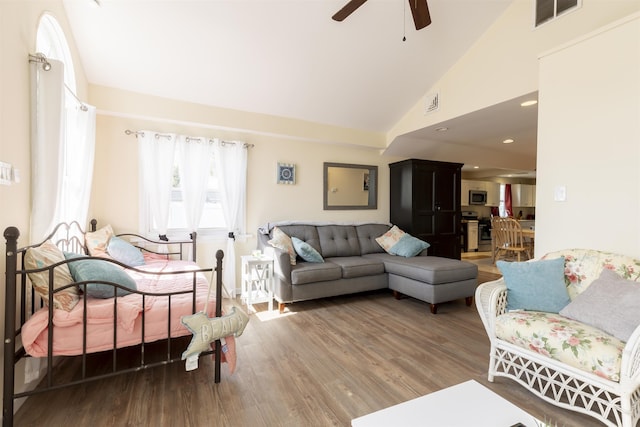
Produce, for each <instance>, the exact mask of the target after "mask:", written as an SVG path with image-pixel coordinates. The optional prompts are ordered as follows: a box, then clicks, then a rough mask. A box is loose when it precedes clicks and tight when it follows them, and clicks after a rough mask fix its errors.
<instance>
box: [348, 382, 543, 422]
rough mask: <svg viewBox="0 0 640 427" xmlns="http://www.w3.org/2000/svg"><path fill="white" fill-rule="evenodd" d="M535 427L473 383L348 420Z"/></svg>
mask: <svg viewBox="0 0 640 427" xmlns="http://www.w3.org/2000/svg"><path fill="white" fill-rule="evenodd" d="M519 422H520V423H522V424H523V425H525V426H526V427H537V426H538V424H537V420H536V419H535V418H534V417H533V416H531V415H530V414H528V413H526V412H525V411H523V410H522V409H520V408H518V407H517V406H516V405H514V404H513V403H511V402H509V401H508V400H506V399H503V398H502V397H500V396H499V395H497V394H496V393H494V392H492V391H491V390H489V389H488V388H486V387H485V386H483V385H482V384H480V383H478V382H476V381H473V380H471V381H467V382H464V383H461V384H457V385H454V386H452V387H448V388H445V389H442V390H439V391H436V392H434V393H430V394H427V395H425V396H422V397H418V398H416V399H413V400H409V401H407V402H403V403H400V404H398V405H395V406H391V407H389V408H386V409H382V410H380V411H377V412H373V413H371V414H369V415H364V416H362V417H359V418H355V419H353V420H351V425H352V427H377V426H380V427H389V426H403V427H411V426H416V427H418V426H420V427H424V426H432V427H469V426H474V427H511V426H513V425H515V424H517V423H519Z"/></svg>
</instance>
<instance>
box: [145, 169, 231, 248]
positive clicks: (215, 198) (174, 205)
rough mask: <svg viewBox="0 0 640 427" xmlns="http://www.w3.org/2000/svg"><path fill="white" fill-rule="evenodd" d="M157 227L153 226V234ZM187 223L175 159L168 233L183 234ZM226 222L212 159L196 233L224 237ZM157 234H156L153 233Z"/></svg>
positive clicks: (178, 170) (180, 181)
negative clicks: (219, 234) (221, 235)
mask: <svg viewBox="0 0 640 427" xmlns="http://www.w3.org/2000/svg"><path fill="white" fill-rule="evenodd" d="M156 228H157V227H155V224H154V230H153V231H154V232H155V231H156V230H155V229H156ZM187 229H188V223H187V218H186V208H185V206H184V198H183V188H182V180H181V179H180V167H179V165H178V161H177V158H176V160H175V162H174V166H173V185H172V188H171V207H170V209H169V232H171V233H172V234H173V233H180V234H183V235H184V233H185V232H187ZM226 230H227V227H226V222H225V220H224V213H223V212H222V198H221V195H220V183H219V180H218V177H217V176H216V171H215V162H214V161H213V158H212V159H211V163H210V166H209V179H208V181H207V190H206V196H205V202H204V208H203V211H202V217H201V218H200V224H199V225H198V232H199V233H202V234H204V235H212V234H218V233H224V236H225V237H226V234H227V232H226ZM155 234H157V233H155Z"/></svg>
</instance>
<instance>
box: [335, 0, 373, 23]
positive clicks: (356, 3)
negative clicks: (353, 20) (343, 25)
mask: <svg viewBox="0 0 640 427" xmlns="http://www.w3.org/2000/svg"><path fill="white" fill-rule="evenodd" d="M366 1H367V0H350V1H349V3H347V4H345V5H344V7H343V8H342V9H340V10H339V11H337V12H336V14H335V15H333V16H332V18H333V20H334V21H342V20H343V19H344V18H346V17H347V16H349V15H351V14H352V13H353V12H355V11H356V9H357V8H359V7H360V6H362V5H363V4H364V2H366Z"/></svg>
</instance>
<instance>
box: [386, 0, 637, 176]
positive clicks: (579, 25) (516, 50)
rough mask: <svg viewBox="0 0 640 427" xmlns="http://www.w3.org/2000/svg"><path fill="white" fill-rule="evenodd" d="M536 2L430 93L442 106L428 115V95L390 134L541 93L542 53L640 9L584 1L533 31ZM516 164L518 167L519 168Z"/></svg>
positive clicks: (520, 6) (519, 10) (519, 7)
mask: <svg viewBox="0 0 640 427" xmlns="http://www.w3.org/2000/svg"><path fill="white" fill-rule="evenodd" d="M533 10H534V3H533V0H516V1H514V2H513V3H512V4H511V6H509V8H508V9H507V10H506V11H505V12H504V14H503V15H502V16H501V17H500V18H499V19H498V21H496V23H495V24H494V25H493V26H491V27H490V28H489V30H488V31H487V32H486V33H485V34H484V35H483V36H482V37H481V38H480V39H479V40H478V41H477V42H476V43H475V45H474V46H473V47H472V49H470V50H469V51H468V52H467V53H466V54H465V55H464V56H463V57H462V58H461V59H460V60H459V61H458V62H457V63H456V64H455V65H454V66H453V67H452V68H451V69H450V70H449V71H448V72H447V73H446V74H445V75H444V76H443V77H442V79H440V81H438V82H437V83H436V84H435V85H434V86H433V87H431V88H430V89H429V90H428V91H427V92H426V93H425V95H426V94H429V93H434V92H439V93H440V108H439V109H438V110H437V111H436V112H433V113H429V114H428V115H425V114H424V106H425V97H422V98H421V99H420V100H419V101H418V102H417V103H416V104H415V105H414V106H413V108H411V109H410V110H409V111H408V112H407V113H406V114H405V115H404V117H403V118H402V119H401V120H400V121H399V122H398V123H397V124H396V125H395V126H394V127H393V128H392V129H391V130H390V131H389V132H388V134H387V140H388V142H389V143H390V144H391V143H393V141H394V140H395V139H396V138H397V137H399V136H401V135H403V134H405V133H408V132H411V131H414V130H416V129H421V128H423V127H426V126H430V125H433V124H436V123H439V122H442V121H444V120H448V119H451V118H454V117H458V116H461V115H463V114H467V113H470V112H473V111H476V110H479V109H481V108H485V107H488V106H491V105H494V104H497V103H500V102H503V101H507V100H510V99H513V98H516V97H518V96H521V95H525V94H528V93H531V92H535V91H536V90H537V89H538V55H540V53H542V52H545V51H548V50H549V49H552V48H554V47H556V46H559V45H561V44H563V43H566V42H568V41H569V40H573V39H575V38H576V37H579V36H581V35H583V34H586V33H588V32H591V31H594V30H595V29H597V28H600V27H602V26H604V25H606V24H608V23H610V22H613V21H615V20H617V19H620V18H622V17H624V16H627V15H629V14H631V13H633V12H636V11H638V10H640V2H638V1H634V0H622V1H603V0H583V1H582V7H581V8H580V9H578V10H577V11H575V12H572V13H570V14H567V15H565V16H563V17H561V18H559V19H558V20H557V21H555V22H551V23H550V24H547V25H542V26H540V27H538V28H536V29H533ZM517 167H518V166H517V165H514V168H517Z"/></svg>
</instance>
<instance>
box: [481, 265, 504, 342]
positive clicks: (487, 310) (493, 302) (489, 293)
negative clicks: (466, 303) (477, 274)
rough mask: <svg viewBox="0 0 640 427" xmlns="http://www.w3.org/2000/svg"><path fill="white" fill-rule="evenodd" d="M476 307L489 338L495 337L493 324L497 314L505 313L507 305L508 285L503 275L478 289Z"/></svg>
mask: <svg viewBox="0 0 640 427" xmlns="http://www.w3.org/2000/svg"><path fill="white" fill-rule="evenodd" d="M475 300H476V307H477V308H478V313H479V314H480V319H482V323H483V325H484V328H485V329H486V331H487V335H489V338H492V337H493V335H494V334H493V325H494V320H495V318H496V317H497V316H499V315H500V314H502V313H504V312H505V310H506V305H507V285H506V284H505V283H504V279H503V278H502V277H501V278H499V279H497V280H493V281H491V282H485V283H483V284H481V285H480V286H478V288H477V289H476V297H475Z"/></svg>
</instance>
